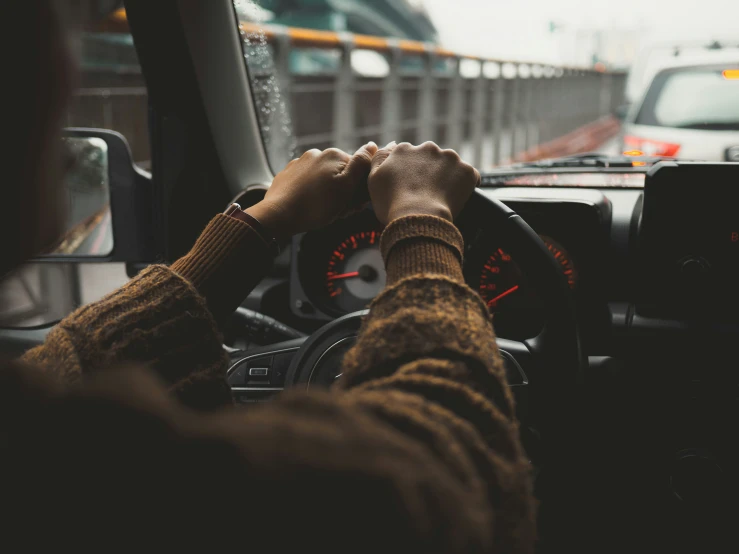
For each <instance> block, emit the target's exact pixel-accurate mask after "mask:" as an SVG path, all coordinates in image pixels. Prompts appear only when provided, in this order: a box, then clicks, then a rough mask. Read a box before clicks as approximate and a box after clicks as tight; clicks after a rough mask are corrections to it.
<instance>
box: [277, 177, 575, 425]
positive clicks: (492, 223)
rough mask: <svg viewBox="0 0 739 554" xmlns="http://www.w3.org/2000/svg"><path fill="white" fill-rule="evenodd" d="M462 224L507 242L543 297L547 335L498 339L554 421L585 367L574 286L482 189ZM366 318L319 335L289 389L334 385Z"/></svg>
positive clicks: (336, 324)
mask: <svg viewBox="0 0 739 554" xmlns="http://www.w3.org/2000/svg"><path fill="white" fill-rule="evenodd" d="M458 220H461V221H465V220H466V221H467V222H468V223H471V224H473V225H476V226H477V227H479V228H481V229H483V230H484V231H485V232H486V233H488V234H489V235H490V236H496V237H502V238H503V239H504V240H505V243H506V249H507V251H508V252H509V253H510V254H511V255H512V256H513V258H514V259H515V260H516V262H517V264H518V265H519V267H520V269H521V272H522V273H523V274H524V275H526V276H527V278H528V279H529V282H530V283H531V285H532V286H533V287H535V289H536V290H537V291H538V292H539V297H540V298H541V308H542V313H543V316H544V321H545V324H544V327H543V329H542V331H541V332H540V333H539V335H537V336H536V337H534V338H532V339H529V340H526V341H522V342H519V341H511V340H505V339H498V347H499V349H500V351H501V354H502V355H503V356H504V358H507V361H515V366H517V367H516V369H518V371H519V372H520V376H521V377H520V379H518V380H517V381H516V382H515V383H511V384H514V385H519V386H520V385H527V386H528V393H529V398H530V403H531V407H532V410H533V413H540V414H542V415H544V416H545V419H549V418H550V417H551V416H552V415H553V414H556V413H557V412H561V411H562V410H561V409H560V407H561V405H562V403H563V401H564V398H566V397H567V396H568V394H567V393H568V391H572V390H573V388H574V385H576V384H577V383H578V382H579V381H580V378H581V374H582V368H583V358H582V354H581V349H580V339H579V333H578V327H577V320H576V317H575V310H574V304H573V300H572V294H571V291H570V287H569V286H568V285H567V282H566V280H565V278H564V275H563V274H562V271H561V269H560V267H559V265H558V264H557V262H556V261H555V260H554V258H553V257H552V255H551V253H550V252H549V250H548V249H547V247H546V245H545V244H544V243H543V242H542V240H541V239H540V238H539V236H538V235H537V234H536V233H535V232H534V231H533V230H532V229H531V227H529V225H528V224H527V223H526V222H525V221H524V220H523V219H522V218H521V217H520V216H518V215H517V214H516V213H515V212H514V211H513V210H511V209H510V208H508V207H507V206H505V205H504V204H502V203H501V202H499V201H498V200H495V199H491V198H488V197H487V196H485V195H484V194H483V193H482V192H481V191H480V190H476V191H475V192H474V194H473V195H472V197H471V198H470V200H469V201H468V203H467V205H466V206H465V208H464V210H463V212H462V213H461V214H460V215H459V217H458ZM366 313H367V311H366V310H365V311H361V312H355V313H352V314H348V315H346V316H344V317H341V318H339V319H337V320H335V321H332V322H331V323H329V324H327V325H325V326H323V327H321V328H320V329H318V330H317V331H316V332H314V333H313V334H312V335H311V336H310V337H309V338H308V340H306V341H305V342H304V343H303V344H302V346H301V347H300V348H299V349H298V350H297V352H296V354H295V356H294V357H293V359H292V363H291V365H290V368H289V369H288V371H287V377H286V380H285V387H286V388H288V387H303V388H309V387H310V386H311V385H330V384H331V382H332V381H333V380H334V379H335V378H337V377H340V375H338V376H337V375H336V372H337V371H338V369H337V368H339V367H340V364H341V359H342V357H343V354H344V353H345V352H346V351H347V350H348V349H349V348H350V347H351V345H352V344H354V342H355V341H356V336H357V333H358V331H359V328H360V325H361V321H362V317H363V316H364V315H366ZM510 375H511V372H510V370H509V376H510ZM509 380H510V379H509ZM536 419H540V418H539V417H537V418H536Z"/></svg>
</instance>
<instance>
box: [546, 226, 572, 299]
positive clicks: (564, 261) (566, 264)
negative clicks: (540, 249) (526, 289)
mask: <svg viewBox="0 0 739 554" xmlns="http://www.w3.org/2000/svg"><path fill="white" fill-rule="evenodd" d="M541 240H543V241H544V244H546V245H547V248H548V249H549V251H550V252H551V253H552V256H554V259H555V260H557V263H558V264H559V265H560V266H561V267H562V273H564V276H565V278H566V279H567V284H568V285H570V288H571V289H572V290H575V287H577V277H578V275H577V269H576V268H575V264H573V263H572V256H570V254H569V252H567V250H565V249H564V246H562V245H561V244H559V243H558V242H557V241H556V240H554V239H552V238H550V237H545V236H542V237H541Z"/></svg>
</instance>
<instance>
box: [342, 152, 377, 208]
mask: <svg viewBox="0 0 739 554" xmlns="http://www.w3.org/2000/svg"><path fill="white" fill-rule="evenodd" d="M376 153H377V145H376V144H375V143H374V142H369V143H367V144H365V145H364V146H362V148H360V149H359V150H357V151H356V152H355V154H354V156H352V159H351V160H349V163H348V164H347V165H346V167H345V168H344V171H343V172H342V174H343V175H344V176H346V178H347V179H348V180H349V183H350V184H351V186H353V187H354V194H353V195H352V200H351V202H350V207H356V206H360V205H361V204H364V203H365V202H367V201H368V200H369V191H368V190H367V177H368V176H369V173H370V170H371V169H372V159H373V158H374V156H375V154H376Z"/></svg>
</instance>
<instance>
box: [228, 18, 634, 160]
mask: <svg viewBox="0 0 739 554" xmlns="http://www.w3.org/2000/svg"><path fill="white" fill-rule="evenodd" d="M241 31H242V35H243V38H244V48H245V50H246V51H247V54H248V50H249V49H250V48H253V47H256V48H264V47H267V48H269V49H270V54H271V56H272V58H273V60H274V66H271V67H264V65H257V64H250V75H251V77H252V79H253V80H255V81H256V83H257V87H256V88H257V89H258V88H259V84H260V82H261V81H262V80H264V79H271V78H273V77H276V78H277V81H278V82H279V84H280V86H281V87H282V89H283V90H282V97H283V98H286V99H287V104H288V105H287V111H288V113H290V116H291V119H292V121H293V125H294V128H295V135H296V141H297V150H298V151H302V150H306V149H308V148H314V147H317V148H325V147H328V146H338V147H339V148H342V149H345V150H352V149H354V148H356V147H358V146H360V143H363V142H365V141H366V140H369V139H372V140H375V141H378V142H383V143H386V142H389V141H391V140H404V141H409V142H416V143H417V142H424V141H427V140H433V141H436V142H438V143H439V144H442V145H443V146H445V147H449V148H454V149H456V150H458V151H460V152H462V154H463V156H464V157H465V158H466V159H468V160H470V161H471V162H472V163H473V164H475V165H476V166H477V167H480V168H482V169H486V168H489V167H492V166H494V165H498V164H500V163H503V162H507V161H511V160H515V159H531V157H532V155H535V153H536V152H538V151H541V153H542V154H543V153H546V152H561V151H562V150H563V149H562V147H563V146H564V147H565V148H564V150H566V145H567V144H569V145H572V146H573V148H575V149H577V145H578V144H581V145H585V144H587V145H589V146H590V147H592V141H583V140H579V139H578V138H577V136H576V135H575V136H574V137H573V133H575V134H577V133H578V132H579V131H578V130H580V129H582V132H583V133H587V134H588V135H589V136H591V137H592V136H598V137H601V138H604V140H607V138H608V137H609V136H612V135H613V134H615V133H616V132H617V131H618V125H617V124H615V120H614V119H613V118H611V117H610V114H612V113H613V112H614V111H615V108H616V107H617V106H619V105H620V104H621V103H622V101H623V91H624V84H625V74H623V73H607V72H605V71H596V70H594V69H584V68H574V67H555V66H550V65H542V64H531V63H519V62H512V61H505V60H494V59H486V58H480V57H476V56H465V55H460V54H457V53H455V52H451V51H449V50H445V49H442V48H439V47H437V46H435V45H431V44H425V43H420V42H414V41H407V40H394V39H386V38H382V37H372V36H365V35H352V34H339V33H333V32H327V31H315V30H310V29H296V28H288V27H280V26H270V25H255V24H251V23H242V24H241ZM301 50H303V51H305V50H319V51H332V52H335V53H336V55H337V59H336V67H335V70H334V71H333V72H329V73H321V74H317V75H315V74H314V75H302V74H296V73H295V72H294V71H291V60H294V58H295V54H296V52H299V51H301ZM358 50H370V51H374V52H378V53H380V54H381V55H382V56H383V57H384V58H385V59H386V60H387V62H388V70H387V74H386V75H385V76H383V77H362V76H360V75H358V74H357V72H356V71H355V70H354V69H353V67H352V54H353V52H355V51H358ZM253 58H254V56H253V55H251V56H250V55H247V61H249V60H250V59H253ZM408 59H413V61H415V62H416V63H415V64H414V65H412V66H410V67H411V69H407V68H406V64H404V63H403V62H404V61H405V60H408ZM464 64H467V66H468V67H467V69H468V70H469V69H470V66H472V67H471V69H472V72H475V66H476V68H477V69H476V74H477V75H476V76H474V75H473V76H469V73H468V75H467V76H466V75H464V72H463V70H462V68H463V66H464ZM257 99H258V95H257ZM263 123H264V125H263V126H264V127H267V128H272V127H275V126H274V125H270V123H271V122H269V121H265V122H263ZM567 135H570V136H569V139H568V141H560V142H559V143H558V144H559V147H558V148H553V147H552V142H553V141H554V140H555V139H557V138H558V137H563V136H567ZM545 144H546V145H548V146H547V147H544V146H543V145H545ZM539 145H542V148H538V146H539ZM281 146H282V145H281ZM564 153H574V152H564ZM271 154H272V157H273V158H274V157H276V156H278V153H276V152H272V153H271ZM281 161H283V160H281Z"/></svg>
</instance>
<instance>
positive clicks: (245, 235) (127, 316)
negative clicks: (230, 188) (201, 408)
mask: <svg viewBox="0 0 739 554" xmlns="http://www.w3.org/2000/svg"><path fill="white" fill-rule="evenodd" d="M269 261H270V259H269V254H268V249H267V246H266V245H265V244H264V242H263V241H262V240H261V238H260V237H259V236H258V235H257V234H256V233H255V232H254V231H253V230H251V228H250V227H249V226H248V225H246V224H244V223H242V222H241V221H237V220H235V219H231V218H228V217H225V216H217V217H216V218H214V219H213V221H211V223H210V224H209V225H208V226H207V227H206V229H205V230H204V231H203V233H202V235H201V236H200V238H199V239H198V241H197V242H196V244H195V245H194V246H193V248H192V250H191V251H190V252H189V253H188V254H187V255H186V256H184V257H183V258H181V259H180V260H178V261H176V262H175V263H174V264H172V266H171V268H167V267H165V266H152V267H150V268H148V269H146V270H145V271H143V272H142V273H141V274H140V275H138V276H137V277H136V278H134V279H132V280H131V281H129V282H128V283H127V284H126V285H124V286H123V287H121V288H120V289H118V290H117V291H115V292H113V293H111V294H110V295H108V296H106V297H105V298H103V299H101V300H100V301H98V302H94V303H92V304H89V305H87V306H84V307H83V308H80V309H79V310H77V311H75V312H74V313H72V314H70V315H69V316H67V317H66V318H65V319H63V320H62V321H61V322H60V323H59V324H58V325H57V326H56V327H55V328H54V330H53V331H52V332H51V333H50V335H49V337H48V338H47V340H46V342H45V343H44V344H43V345H42V346H40V347H38V348H35V349H33V350H31V351H30V352H28V353H27V354H26V356H24V359H25V361H27V362H31V363H34V364H36V365H39V366H41V367H43V368H46V369H47V371H48V372H50V373H53V374H55V375H56V376H57V377H59V378H62V379H64V380H67V381H69V380H74V379H76V378H78V377H80V376H83V375H88V374H91V373H94V372H96V371H98V370H101V369H103V368H107V367H111V366H115V365H119V364H122V363H128V362H136V363H140V364H148V365H150V366H151V367H152V368H153V369H155V370H156V371H157V373H158V374H159V375H160V377H162V378H163V380H164V381H165V382H166V383H167V384H168V385H169V386H170V388H171V390H172V391H173V392H175V393H177V394H178V395H179V396H180V397H181V398H182V399H183V400H185V401H186V402H187V403H188V404H191V405H199V404H200V405H217V404H218V403H221V404H222V403H224V402H227V401H229V400H230V393H229V390H228V387H227V386H226V385H225V382H224V377H225V372H226V369H227V364H228V360H227V357H226V355H225V353H224V351H223V348H222V341H221V336H220V333H219V330H218V323H222V322H223V321H224V320H225V319H226V317H227V316H228V314H230V312H231V311H233V309H235V308H236V306H238V304H239V303H240V302H241V300H243V298H244V297H245V296H246V295H247V294H248V293H249V291H250V290H251V289H252V288H253V287H254V285H255V284H256V283H258V282H259V280H260V279H261V278H262V276H263V275H264V273H265V272H266V270H267V268H268V267H269ZM214 316H215V317H217V318H218V320H216V319H214Z"/></svg>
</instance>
